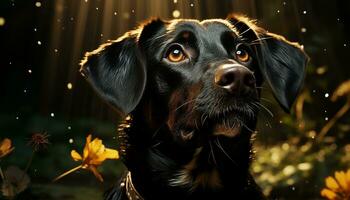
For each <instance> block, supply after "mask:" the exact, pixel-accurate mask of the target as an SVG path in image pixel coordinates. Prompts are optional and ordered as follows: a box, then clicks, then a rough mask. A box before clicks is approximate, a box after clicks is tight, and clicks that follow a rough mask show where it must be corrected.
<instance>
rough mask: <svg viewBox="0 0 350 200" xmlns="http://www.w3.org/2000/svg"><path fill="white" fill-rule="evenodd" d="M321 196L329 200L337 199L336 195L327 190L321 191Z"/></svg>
mask: <svg viewBox="0 0 350 200" xmlns="http://www.w3.org/2000/svg"><path fill="white" fill-rule="evenodd" d="M321 196H323V197H326V198H327V199H329V200H333V199H337V197H338V195H337V194H336V193H335V192H333V191H332V190H329V189H323V190H322V191H321Z"/></svg>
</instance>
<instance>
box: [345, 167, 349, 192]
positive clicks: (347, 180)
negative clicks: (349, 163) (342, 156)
mask: <svg viewBox="0 0 350 200" xmlns="http://www.w3.org/2000/svg"><path fill="white" fill-rule="evenodd" d="M346 182H347V184H348V191H350V169H348V171H347V172H346Z"/></svg>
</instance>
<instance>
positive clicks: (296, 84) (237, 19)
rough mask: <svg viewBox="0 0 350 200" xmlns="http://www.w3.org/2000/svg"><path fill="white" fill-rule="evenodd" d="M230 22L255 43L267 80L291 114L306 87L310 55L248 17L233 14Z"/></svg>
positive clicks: (297, 45)
mask: <svg viewBox="0 0 350 200" xmlns="http://www.w3.org/2000/svg"><path fill="white" fill-rule="evenodd" d="M227 20H229V21H230V22H231V24H232V25H233V26H234V27H235V28H236V30H237V31H238V32H239V33H240V35H241V36H242V37H243V38H244V39H248V41H250V42H251V46H252V47H253V48H254V50H255V51H256V54H257V55H256V56H257V58H258V62H259V68H260V71H261V73H262V75H263V77H264V79H265V80H266V81H267V82H268V84H269V85H270V87H271V89H272V91H273V94H274V96H275V98H276V99H277V101H278V102H279V104H280V105H281V107H282V108H283V109H284V110H285V111H286V112H289V111H290V109H291V107H292V105H293V102H294V101H295V99H296V97H297V95H298V93H299V91H300V89H301V87H302V85H303V81H304V77H305V68H306V64H307V62H308V60H309V59H308V56H307V55H306V54H305V53H304V51H303V49H302V48H301V46H300V45H299V44H297V43H292V42H290V41H288V40H286V39H285V38H284V37H282V36H280V35H277V34H273V33H269V32H267V31H266V30H264V29H262V28H260V27H257V26H256V25H255V22H252V21H251V20H249V19H248V18H246V17H242V16H236V15H230V16H228V18H227Z"/></svg>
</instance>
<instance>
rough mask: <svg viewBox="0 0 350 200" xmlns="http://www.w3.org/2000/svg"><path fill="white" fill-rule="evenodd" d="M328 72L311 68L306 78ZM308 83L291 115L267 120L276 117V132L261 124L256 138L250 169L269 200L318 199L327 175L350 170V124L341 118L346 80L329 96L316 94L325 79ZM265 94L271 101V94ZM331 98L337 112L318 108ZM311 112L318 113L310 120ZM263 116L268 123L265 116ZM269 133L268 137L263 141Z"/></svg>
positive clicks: (346, 93)
mask: <svg viewBox="0 0 350 200" xmlns="http://www.w3.org/2000/svg"><path fill="white" fill-rule="evenodd" d="M327 68H328V67H326V66H322V67H318V68H316V67H315V66H312V65H310V66H308V76H309V77H312V76H321V75H323V74H324V73H327V70H326V69H327ZM309 80H310V79H307V80H306V84H305V87H304V88H303V90H302V92H301V94H300V96H299V97H298V99H297V100H296V103H295V108H294V110H293V111H292V114H291V115H287V114H285V113H280V112H276V115H275V116H274V117H273V119H271V120H274V121H276V119H280V120H279V122H278V124H276V122H275V125H276V126H277V127H278V128H276V127H274V132H272V133H271V131H269V130H267V129H268V128H266V126H264V125H263V124H260V126H259V127H260V128H261V129H262V131H259V132H260V133H258V135H257V138H258V139H257V142H256V145H255V150H256V154H255V160H254V161H253V165H252V171H253V173H254V174H255V177H256V179H257V182H258V183H259V185H261V186H262V188H263V189H264V193H265V194H267V195H269V196H270V197H271V198H278V199H298V198H300V197H303V199H321V196H320V191H321V189H322V188H323V187H324V179H325V177H326V176H328V175H329V174H331V173H333V171H335V170H339V169H347V168H349V167H350V143H349V138H350V135H349V130H350V125H349V124H350V120H349V118H348V117H344V116H349V112H348V111H349V106H350V98H349V97H350V89H349V88H350V81H344V82H342V83H340V84H339V86H338V87H337V88H336V89H335V91H334V92H333V94H332V92H331V91H328V92H325V93H323V94H322V93H320V92H317V90H319V88H322V87H323V84H324V83H323V82H324V81H325V80H322V79H321V80H322V81H323V82H318V81H312V82H311V81H309ZM314 80H315V79H314ZM313 88H318V89H317V90H316V89H313ZM321 90H322V89H321ZM331 94H332V95H331ZM264 96H265V97H264V98H266V99H271V95H269V93H265V94H264ZM331 96H332V98H331V101H329V102H328V103H329V104H335V105H333V106H334V107H336V108H338V110H334V111H332V113H328V110H327V108H326V107H317V106H316V105H317V103H319V102H320V101H322V99H329V98H330V97H331ZM340 97H343V100H341V99H339V98H340ZM310 110H312V111H313V112H309V111H310ZM315 110H316V112H320V113H322V114H320V115H319V116H314V113H315ZM323 116H325V117H323ZM262 118H263V119H265V120H266V118H264V116H263V117H262ZM267 127H270V125H268V126H267ZM261 132H268V133H261ZM260 134H261V135H260ZM267 134H268V137H269V138H270V139H265V138H264V137H266V135H267ZM276 135H279V136H276ZM281 135H283V140H281ZM278 138H279V139H278ZM281 194H283V195H281Z"/></svg>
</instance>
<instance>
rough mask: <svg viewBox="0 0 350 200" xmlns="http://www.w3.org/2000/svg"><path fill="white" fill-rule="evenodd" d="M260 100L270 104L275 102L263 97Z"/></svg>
mask: <svg viewBox="0 0 350 200" xmlns="http://www.w3.org/2000/svg"><path fill="white" fill-rule="evenodd" d="M260 99H261V100H263V101H266V102H268V103H271V104H273V102H272V101H271V100H270V99H266V98H263V97H261V98H260Z"/></svg>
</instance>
